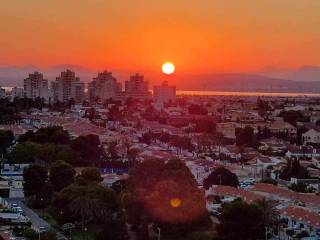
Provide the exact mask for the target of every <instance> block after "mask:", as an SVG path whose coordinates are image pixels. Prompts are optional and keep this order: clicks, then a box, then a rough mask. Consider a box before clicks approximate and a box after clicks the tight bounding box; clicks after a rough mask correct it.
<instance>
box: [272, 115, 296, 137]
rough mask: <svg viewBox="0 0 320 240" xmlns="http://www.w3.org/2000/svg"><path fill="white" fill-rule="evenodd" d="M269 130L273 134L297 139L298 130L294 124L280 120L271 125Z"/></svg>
mask: <svg viewBox="0 0 320 240" xmlns="http://www.w3.org/2000/svg"><path fill="white" fill-rule="evenodd" d="M269 129H270V131H271V132H272V133H273V134H286V135H288V137H291V138H296V137H297V128H296V127H295V126H293V125H292V124H290V123H288V122H285V121H283V120H280V119H277V120H276V121H274V122H273V123H271V125H270V127H269Z"/></svg>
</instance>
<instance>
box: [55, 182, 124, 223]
mask: <svg viewBox="0 0 320 240" xmlns="http://www.w3.org/2000/svg"><path fill="white" fill-rule="evenodd" d="M119 209H120V208H119V203H118V200H117V197H116V194H115V192H114V191H113V190H112V189H110V188H105V187H102V186H100V185H98V184H97V183H88V184H80V183H77V182H75V183H73V184H71V185H69V186H68V187H66V188H64V189H63V190H62V191H60V192H59V193H57V194H56V195H55V196H54V198H53V201H52V204H51V208H50V212H51V213H52V215H53V217H54V218H55V219H56V220H57V221H58V222H59V223H66V222H74V221H76V220H78V221H79V220H81V221H82V223H89V222H94V223H99V222H100V223H102V222H104V221H105V220H106V219H107V218H108V217H110V216H111V214H112V213H115V212H118V211H119Z"/></svg>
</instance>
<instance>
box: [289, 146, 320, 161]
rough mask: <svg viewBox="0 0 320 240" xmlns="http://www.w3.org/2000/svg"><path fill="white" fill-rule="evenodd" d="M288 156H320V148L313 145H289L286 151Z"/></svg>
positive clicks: (308, 157)
mask: <svg viewBox="0 0 320 240" xmlns="http://www.w3.org/2000/svg"><path fill="white" fill-rule="evenodd" d="M286 156H287V157H288V158H297V159H312V158H317V157H320V148H314V147H311V146H293V145H291V146H289V147H288V151H287V152H286Z"/></svg>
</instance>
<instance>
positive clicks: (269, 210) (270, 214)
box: [256, 198, 279, 228]
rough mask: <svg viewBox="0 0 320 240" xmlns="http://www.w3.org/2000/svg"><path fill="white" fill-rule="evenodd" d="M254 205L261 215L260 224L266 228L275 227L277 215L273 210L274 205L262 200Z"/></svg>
mask: <svg viewBox="0 0 320 240" xmlns="http://www.w3.org/2000/svg"><path fill="white" fill-rule="evenodd" d="M256 205H257V206H258V208H259V209H260V210H261V213H262V224H263V225H264V226H265V227H268V228H270V227H272V226H275V225H276V223H277V221H278V218H277V216H279V213H278V211H277V210H276V209H275V207H274V203H273V202H271V201H269V200H267V199H265V198H263V199H260V200H258V201H257V202H256Z"/></svg>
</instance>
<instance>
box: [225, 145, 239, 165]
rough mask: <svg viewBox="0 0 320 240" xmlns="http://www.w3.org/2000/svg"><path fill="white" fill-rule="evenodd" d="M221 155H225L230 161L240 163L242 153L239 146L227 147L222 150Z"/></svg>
mask: <svg viewBox="0 0 320 240" xmlns="http://www.w3.org/2000/svg"><path fill="white" fill-rule="evenodd" d="M221 153H223V154H225V155H226V156H227V157H228V158H230V160H235V161H240V160H241V152H240V148H239V147H238V146H237V145H226V146H224V147H222V148H221Z"/></svg>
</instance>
